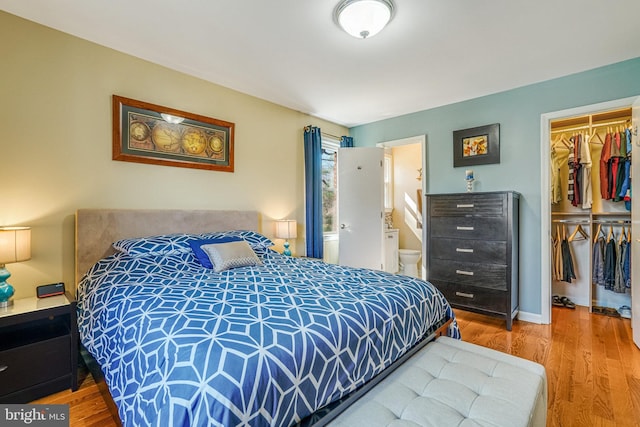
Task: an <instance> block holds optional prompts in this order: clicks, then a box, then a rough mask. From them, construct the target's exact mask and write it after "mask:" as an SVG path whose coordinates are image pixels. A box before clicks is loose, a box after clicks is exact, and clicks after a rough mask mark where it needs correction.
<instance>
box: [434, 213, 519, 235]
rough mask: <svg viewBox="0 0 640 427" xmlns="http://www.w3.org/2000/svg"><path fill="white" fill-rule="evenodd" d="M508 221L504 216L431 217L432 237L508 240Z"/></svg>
mask: <svg viewBox="0 0 640 427" xmlns="http://www.w3.org/2000/svg"><path fill="white" fill-rule="evenodd" d="M505 224H506V221H505V220H504V218H502V217H487V218H474V217H451V218H447V217H437V218H432V219H431V224H430V225H431V230H430V233H431V237H432V239H437V238H440V237H453V238H456V239H482V240H506V239H507V227H506V226H505Z"/></svg>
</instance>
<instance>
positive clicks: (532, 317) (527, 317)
mask: <svg viewBox="0 0 640 427" xmlns="http://www.w3.org/2000/svg"><path fill="white" fill-rule="evenodd" d="M518 320H520V321H522V322H529V323H536V324H538V325H540V324H542V316H541V315H539V314H536V313H527V312H526V311H519V312H518Z"/></svg>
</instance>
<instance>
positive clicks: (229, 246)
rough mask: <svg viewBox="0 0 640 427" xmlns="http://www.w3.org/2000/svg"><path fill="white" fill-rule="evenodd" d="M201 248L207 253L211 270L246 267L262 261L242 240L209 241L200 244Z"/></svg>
mask: <svg viewBox="0 0 640 427" xmlns="http://www.w3.org/2000/svg"><path fill="white" fill-rule="evenodd" d="M201 248H202V250H203V251H204V252H205V253H206V254H207V256H208V257H209V259H210V260H211V264H213V270H214V271H216V272H218V273H219V272H221V271H224V270H229V269H230V268H237V267H246V266H250V265H262V261H260V258H258V256H257V255H256V253H255V252H254V251H253V249H251V246H249V244H248V243H247V242H246V241H244V240H240V241H237V242H226V243H211V244H209V245H202V247H201Z"/></svg>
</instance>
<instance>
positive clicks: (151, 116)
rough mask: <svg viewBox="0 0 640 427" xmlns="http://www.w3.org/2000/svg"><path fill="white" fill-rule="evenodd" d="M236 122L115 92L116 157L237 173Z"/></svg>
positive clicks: (114, 135) (118, 158) (114, 154)
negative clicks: (235, 169) (234, 156)
mask: <svg viewBox="0 0 640 427" xmlns="http://www.w3.org/2000/svg"><path fill="white" fill-rule="evenodd" d="M234 130H235V124H234V123H231V122H226V121H223V120H218V119H213V118H210V117H204V116H200V115H197V114H193V113H187V112H185V111H180V110H176V109H173V108H169V107H163V106H160V105H155V104H150V103H148V102H142V101H137V100H135V99H130V98H124V97H122V96H117V95H113V160H120V161H125V162H137V163H146V164H152V165H164V166H177V167H184V168H195V169H209V170H216V171H222V172H233V167H234V164H233V150H234V147H233V145H234V141H233V139H234Z"/></svg>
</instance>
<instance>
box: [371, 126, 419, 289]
mask: <svg viewBox="0 0 640 427" xmlns="http://www.w3.org/2000/svg"><path fill="white" fill-rule="evenodd" d="M418 143H419V144H420V147H421V151H422V156H421V157H422V206H423V209H422V257H421V261H420V265H421V271H420V277H421V278H422V279H424V278H425V277H427V264H426V261H425V259H426V252H427V250H426V242H427V227H426V224H427V213H426V210H425V209H424V206H426V203H425V200H426V196H427V135H426V134H422V135H416V136H409V137H407V138H401V139H394V140H390V141H382V142H378V143H377V144H376V147H381V148H392V147H399V146H401V145H409V144H418Z"/></svg>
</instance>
